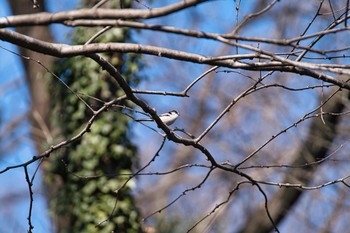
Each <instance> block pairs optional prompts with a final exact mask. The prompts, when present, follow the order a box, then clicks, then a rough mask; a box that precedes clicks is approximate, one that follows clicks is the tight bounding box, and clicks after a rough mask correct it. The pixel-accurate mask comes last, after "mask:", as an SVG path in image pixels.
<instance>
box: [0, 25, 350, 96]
mask: <svg viewBox="0 0 350 233" xmlns="http://www.w3.org/2000/svg"><path fill="white" fill-rule="evenodd" d="M0 40H5V41H8V42H10V43H13V44H16V45H19V46H21V47H24V48H27V49H30V50H32V51H36V52H39V53H44V54H47V55H51V56H56V57H71V56H78V55H89V54H92V53H101V52H121V53H141V54H149V55H154V56H160V57H166V58H171V59H176V60H181V61H189V62H194V63H198V64H208V65H212V66H221V67H228V68H240V69H245V70H263V71H283V72H290V73H296V74H301V75H308V76H310V77H313V78H316V79H319V80H322V81H325V82H328V83H333V84H335V85H337V86H339V87H342V88H346V89H349V90H350V84H348V83H347V82H343V81H341V80H337V79H335V78H333V77H332V76H330V75H327V74H324V73H320V72H316V71H313V70H311V69H317V68H318V69H321V70H322V69H326V68H327V69H328V71H334V72H337V73H340V74H350V72H349V71H348V70H346V69H339V68H334V69H331V70H329V68H328V67H326V68H325V67H323V66H319V67H318V66H317V65H315V64H312V63H305V62H295V61H291V60H288V59H285V58H282V57H279V56H276V55H273V54H271V53H269V52H265V51H263V50H260V49H256V48H254V47H251V46H247V45H241V46H242V47H244V48H246V49H251V50H252V51H254V52H256V54H255V56H256V58H265V59H266V58H267V57H266V56H272V58H271V59H277V60H278V61H277V62H255V63H247V62H244V63H243V62H239V61H237V60H238V57H237V58H236V59H233V60H231V59H230V60H212V59H207V58H208V57H207V56H203V55H199V54H194V53H187V52H183V51H179V50H172V49H166V48H162V47H156V46H151V45H141V44H131V43H104V44H88V45H74V46H69V45H65V44H55V43H48V42H45V41H41V40H37V39H34V38H32V37H28V36H25V35H22V34H20V33H17V32H13V31H10V30H7V29H0ZM260 53H264V54H260ZM243 57H244V58H245V56H243ZM308 67H310V69H308Z"/></svg>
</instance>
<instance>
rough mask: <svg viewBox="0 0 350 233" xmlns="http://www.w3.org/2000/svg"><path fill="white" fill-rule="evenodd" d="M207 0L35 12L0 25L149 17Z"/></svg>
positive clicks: (10, 17) (1, 21) (13, 17)
mask: <svg viewBox="0 0 350 233" xmlns="http://www.w3.org/2000/svg"><path fill="white" fill-rule="evenodd" d="M205 1H207V0H186V1H180V2H178V3H174V4H171V5H168V6H165V7H161V8H156V9H147V10H137V9H103V8H97V9H81V10H72V11H62V12H58V13H46V12H45V13H37V14H27V15H17V16H9V17H3V18H0V27H18V26H28V25H47V24H51V23H59V22H63V21H66V20H75V19H140V18H142V19H149V18H154V17H160V16H164V15H168V14H171V13H174V12H177V11H180V10H182V9H185V8H188V7H191V6H195V5H197V4H199V3H201V2H205Z"/></svg>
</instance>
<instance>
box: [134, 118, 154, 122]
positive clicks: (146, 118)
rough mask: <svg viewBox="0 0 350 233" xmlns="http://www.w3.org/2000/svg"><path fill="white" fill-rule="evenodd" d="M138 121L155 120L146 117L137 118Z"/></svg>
mask: <svg viewBox="0 0 350 233" xmlns="http://www.w3.org/2000/svg"><path fill="white" fill-rule="evenodd" d="M136 121H137V122H140V121H153V119H150V118H144V119H137V120H136Z"/></svg>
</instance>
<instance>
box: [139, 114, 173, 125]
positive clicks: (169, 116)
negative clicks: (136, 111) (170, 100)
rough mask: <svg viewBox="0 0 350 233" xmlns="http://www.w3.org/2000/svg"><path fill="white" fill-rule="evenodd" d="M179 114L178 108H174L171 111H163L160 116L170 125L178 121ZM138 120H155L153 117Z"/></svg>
mask: <svg viewBox="0 0 350 233" xmlns="http://www.w3.org/2000/svg"><path fill="white" fill-rule="evenodd" d="M179 115H180V114H179V113H178V112H177V111H176V110H172V111H170V112H167V113H163V114H160V115H158V116H159V118H160V119H161V121H163V123H164V124H166V125H167V126H169V125H171V124H173V123H174V122H175V121H176V119H177V118H178V116H179ZM136 121H154V120H153V119H152V118H148V119H139V120H136Z"/></svg>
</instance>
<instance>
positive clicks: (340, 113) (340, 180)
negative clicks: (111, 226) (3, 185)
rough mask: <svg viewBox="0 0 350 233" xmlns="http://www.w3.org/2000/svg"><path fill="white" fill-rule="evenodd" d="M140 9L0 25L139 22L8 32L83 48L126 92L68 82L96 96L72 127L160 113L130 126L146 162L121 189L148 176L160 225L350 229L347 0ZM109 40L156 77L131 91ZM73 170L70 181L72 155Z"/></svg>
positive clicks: (145, 184)
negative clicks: (96, 35) (167, 119)
mask: <svg viewBox="0 0 350 233" xmlns="http://www.w3.org/2000/svg"><path fill="white" fill-rule="evenodd" d="M102 2H104V1H101V3H102ZM194 6H196V7H194ZM157 7H158V8H157ZM135 8H139V9H134V10H103V9H98V10H97V9H93V10H88V9H85V10H78V11H70V12H61V13H58V14H42V15H26V16H23V17H16V16H15V17H8V18H6V19H0V25H1V26H2V27H9V26H12V27H18V26H27V25H46V24H51V23H59V24H64V25H69V26H72V27H77V26H84V27H97V26H104V27H107V26H113V27H116V28H121V27H125V28H128V29H129V30H130V29H131V31H137V32H138V34H137V37H136V36H135V39H136V42H137V43H118V42H116V41H113V42H108V43H92V44H87V45H79V46H71V45H60V44H52V43H45V42H43V41H38V40H32V39H30V38H27V37H25V36H24V35H23V34H16V33H13V32H10V31H8V30H6V29H1V30H0V39H2V40H6V41H9V42H11V43H13V44H16V45H19V46H22V47H24V48H27V49H32V50H34V51H37V52H42V53H45V54H49V55H53V56H57V57H75V56H78V55H81V56H85V58H83V60H84V59H86V60H87V61H89V62H91V60H89V59H92V60H93V61H94V62H96V63H92V62H91V64H98V65H99V66H100V69H99V71H100V73H99V74H100V75H101V76H104V74H106V73H104V72H107V73H108V74H109V75H108V77H112V78H113V80H114V81H112V82H113V83H115V82H117V83H118V85H119V86H120V88H121V89H122V90H123V93H118V95H116V96H115V97H107V98H106V99H104V98H101V97H97V99H98V100H102V101H103V105H98V102H100V101H97V99H93V98H92V97H93V96H95V95H96V94H90V93H89V92H88V90H84V89H83V88H82V93H81V91H80V90H77V89H79V88H76V87H74V85H73V83H69V84H68V86H69V87H70V89H72V90H74V91H77V92H78V91H79V94H80V95H81V94H84V96H85V97H86V99H88V100H89V101H90V102H88V105H89V106H90V107H91V106H93V105H94V104H96V106H98V107H99V108H98V109H97V110H95V111H94V112H92V113H91V114H92V115H91V117H90V118H89V120H88V119H86V120H85V124H84V123H81V124H80V128H79V129H78V130H77V131H76V133H75V134H73V135H72V136H71V137H70V138H72V139H74V138H75V137H78V138H82V140H87V138H88V137H89V136H88V135H90V127H91V125H92V127H93V126H94V125H96V127H98V124H97V121H96V120H95V118H96V119H97V118H98V119H99V118H103V116H104V113H106V112H105V110H108V111H111V110H112V109H113V108H114V107H116V104H117V106H118V107H121V109H123V110H122V113H123V114H125V116H127V117H130V119H134V118H138V117H144V116H141V115H139V114H136V113H139V112H144V113H147V114H149V116H151V117H152V118H153V119H154V120H155V121H156V125H157V126H158V129H156V128H155V127H154V124H153V125H142V124H136V125H135V132H136V134H135V135H134V136H133V140H134V141H135V142H137V144H138V145H139V146H140V153H141V154H142V156H141V161H140V168H138V169H135V170H134V174H133V175H130V176H128V177H129V179H127V180H126V181H127V182H126V183H123V184H116V187H115V189H116V190H117V191H118V192H121V191H122V190H126V191H127V187H128V186H127V184H131V183H129V182H133V181H134V178H136V177H139V181H140V184H141V185H140V188H136V189H135V193H137V195H138V197H139V198H138V203H139V205H140V206H141V207H142V213H143V217H144V218H145V220H146V223H148V224H151V225H155V226H156V227H157V229H158V231H159V232H161V231H163V232H170V230H169V228H171V230H172V231H174V232H186V231H192V232H270V231H272V230H273V229H275V230H277V231H281V232H284V231H288V229H289V228H293V231H296V230H298V231H301V232H310V231H312V232H329V231H334V232H338V231H340V232H341V231H344V229H346V228H347V223H346V221H344V218H345V217H346V216H347V215H348V211H347V208H345V207H344V206H347V202H348V200H349V198H348V194H347V192H346V190H347V189H348V187H349V185H348V183H347V178H348V169H347V163H348V159H347V147H348V145H347V141H348V138H349V137H348V133H347V132H348V131H349V130H348V122H347V115H348V109H347V108H348V107H347V106H348V104H347V103H348V97H349V94H348V91H347V90H348V89H349V87H350V86H349V84H348V74H349V71H348V68H349V67H348V65H347V62H348V60H347V59H348V54H347V52H348V49H347V48H348V41H347V40H346V37H347V33H348V32H347V30H348V27H347V19H348V8H349V2H348V1H317V2H316V1H315V2H303V4H295V2H292V1H283V2H281V1H249V2H247V1H246V2H241V1H235V2H232V1H215V2H213V1H195V0H192V1H191V0H187V1H183V2H182V1H179V2H176V3H173V4H170V3H169V5H167V3H166V2H163V1H162V2H161V3H160V2H155V3H153V4H152V5H148V4H147V3H144V2H140V1H137V2H135ZM151 18H152V19H151ZM135 19H138V20H140V22H135V21H134V20H135ZM168 25H171V27H170V26H168ZM135 35H136V34H135ZM84 41H85V40H84ZM79 44H82V43H79ZM105 52H108V53H116V52H120V53H123V54H135V53H137V54H144V59H145V62H146V66H145V67H144V68H143V70H142V71H141V72H140V73H141V75H144V74H147V76H148V77H149V78H148V79H147V80H146V81H145V82H144V83H143V84H142V85H141V86H139V87H138V88H139V90H136V89H135V88H134V86H133V85H130V83H128V81H127V79H126V78H125V77H123V75H121V73H120V72H119V71H118V70H117V69H115V68H114V66H113V65H112V64H111V63H110V62H108V61H107V60H105V59H104V58H103V57H101V56H100V55H99V54H98V53H105ZM146 55H154V56H152V57H151V56H146ZM167 58H171V59H172V60H169V59H167ZM103 70H104V71H103ZM67 77H68V76H67ZM63 80H64V79H63ZM64 81H65V80H64ZM96 84H98V82H97V81H96ZM91 85H92V84H91ZM96 86H98V85H96ZM64 90H65V91H66V92H69V91H70V90H69V88H65V89H64ZM155 90H156V91H155ZM85 92H86V93H85ZM73 96H75V97H76V98H77V95H73ZM85 97H84V98H83V99H85ZM76 98H75V99H76ZM118 98H119V99H118ZM120 98H122V99H124V100H126V101H125V102H120V101H119V100H120ZM92 100H93V101H92ZM77 103H78V104H79V105H80V106H85V107H87V105H85V104H84V103H83V101H82V100H81V99H80V100H79V101H78V102H77ZM100 103H101V102H100ZM129 106H135V107H137V109H138V111H137V112H135V111H133V110H131V109H129V108H127V107H129ZM85 107H84V108H85ZM94 107H95V106H94ZM87 108H88V107H87ZM173 108H174V109H177V110H178V111H179V112H180V114H181V116H180V118H179V120H178V121H177V122H176V126H177V127H178V128H175V129H173V128H171V129H172V130H170V129H169V128H168V127H166V126H165V125H163V124H162V123H161V122H160V120H159V118H158V117H157V116H156V112H155V110H156V111H157V112H159V113H160V112H164V111H168V110H171V109H173ZM108 113H109V112H108ZM145 126H149V128H148V127H145ZM84 127H85V128H84ZM91 129H92V128H91ZM147 129H153V130H149V131H147ZM92 133H93V132H92ZM165 139H167V140H165ZM61 142H63V144H62V143H61V144H60V143H58V144H55V143H53V144H52V146H51V147H47V148H48V149H46V151H44V152H43V153H42V154H41V156H38V157H35V158H33V159H32V160H29V161H28V164H32V163H34V162H35V161H38V160H39V159H41V158H44V156H47V155H49V158H47V159H46V160H50V161H53V160H54V156H52V154H53V153H59V152H60V148H62V146H65V147H68V148H69V150H70V149H72V150H74V147H75V145H74V143H75V142H72V143H71V141H70V140H68V141H61ZM171 142H173V143H171ZM56 156H57V155H56ZM69 159H71V156H69ZM78 164H79V163H78ZM79 165H80V164H79ZM18 166H22V167H27V166H28V165H27V164H18ZM76 169H77V170H79V169H82V168H80V167H79V168H78V167H77V168H76ZM12 170H13V169H12V167H8V168H7V169H6V168H5V170H3V172H2V173H9V172H10V171H12ZM64 172H65V174H66V175H67V176H68V177H69V178H72V179H73V177H72V175H73V174H71V173H70V170H69V167H68V166H67V167H66V169H65V170H64ZM25 174H26V170H25ZM122 174H124V175H125V173H123V172H118V171H115V173H114V174H108V173H107V172H105V173H104V177H106V176H110V175H113V176H120V175H122ZM79 175H80V174H79ZM78 177H79V176H78ZM85 178H87V177H85ZM78 180H80V181H83V180H82V177H81V175H80V179H78ZM125 188H126V189H125ZM311 190H312V191H311ZM339 200H341V201H339ZM296 223H297V224H296Z"/></svg>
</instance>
